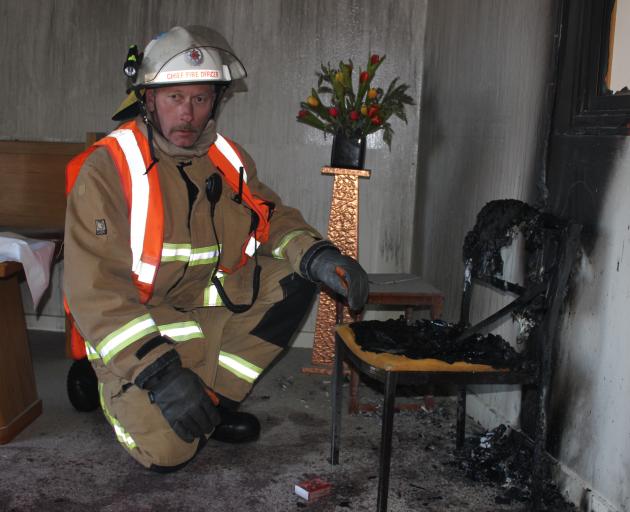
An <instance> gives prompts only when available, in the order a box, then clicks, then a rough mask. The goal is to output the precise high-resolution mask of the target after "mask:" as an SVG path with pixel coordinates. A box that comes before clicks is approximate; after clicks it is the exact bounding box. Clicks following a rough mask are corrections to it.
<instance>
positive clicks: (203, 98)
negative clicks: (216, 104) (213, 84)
mask: <svg viewBox="0 0 630 512" xmlns="http://www.w3.org/2000/svg"><path fill="white" fill-rule="evenodd" d="M207 101H208V97H207V96H196V97H195V102H196V103H206V102H207Z"/></svg>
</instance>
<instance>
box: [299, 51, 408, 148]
mask: <svg viewBox="0 0 630 512" xmlns="http://www.w3.org/2000/svg"><path fill="white" fill-rule="evenodd" d="M384 60H385V56H384V55H383V56H379V55H376V54H374V55H371V56H370V58H369V60H368V64H367V69H365V70H361V69H359V74H358V77H359V79H358V87H357V92H356V93H355V89H354V86H353V77H352V73H353V71H354V66H353V64H352V60H349V61H348V62H339V67H338V68H333V67H331V65H330V64H328V65H327V66H324V64H322V66H321V72H318V73H317V77H318V80H317V90H315V89H312V90H311V94H310V96H309V97H308V98H306V101H304V102H301V103H300V106H301V110H300V111H299V113H298V116H297V120H298V122H300V123H304V124H307V125H309V126H312V127H313V128H317V129H318V130H322V131H323V132H324V133H331V134H333V135H335V134H337V133H340V132H342V133H344V134H345V135H346V136H347V137H356V138H363V137H365V136H367V135H368V134H370V133H374V132H377V131H379V130H383V140H384V141H385V143H386V144H387V146H388V147H389V148H390V150H391V143H392V135H393V134H394V131H393V130H392V127H391V125H390V121H389V120H390V118H391V116H392V115H394V116H396V117H398V118H400V119H402V120H403V121H404V122H405V123H406V122H407V116H406V115H405V105H413V104H414V102H413V99H412V98H411V96H409V95H408V94H407V92H406V91H407V89H408V88H409V86H408V85H406V84H398V79H399V77H396V78H395V79H394V80H393V81H392V82H391V83H390V84H389V87H388V88H387V90H383V89H382V88H380V87H374V86H373V85H372V80H373V79H374V75H375V73H376V70H377V69H378V68H379V66H380V65H381V64H382V63H383V61H384ZM321 94H330V96H331V97H330V101H329V104H325V103H324V102H323V101H322V99H321V98H320V95H321Z"/></svg>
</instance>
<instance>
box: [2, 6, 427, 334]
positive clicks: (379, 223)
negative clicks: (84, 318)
mask: <svg viewBox="0 0 630 512" xmlns="http://www.w3.org/2000/svg"><path fill="white" fill-rule="evenodd" d="M425 13H426V1H425V0H421V1H417V0H385V1H384V0H342V1H338V0H318V1H315V2H301V1H294V0H265V1H254V0H235V1H231V2H224V1H219V0H185V1H184V0H146V1H145V0H125V1H122V0H112V1H108V2H94V1H92V0H56V1H50V2H41V1H38V0H25V1H23V2H9V1H2V2H0V48H1V50H0V68H1V69H3V78H2V80H0V95H1V96H2V97H3V98H6V99H8V101H5V104H4V107H3V110H2V116H0V139H5V140H12V139H20V140H50V141H82V140H84V138H85V133H86V132H87V131H100V132H102V131H108V130H110V129H112V128H113V127H114V124H113V123H112V122H111V121H109V119H110V117H111V115H112V113H113V110H114V109H115V108H116V107H117V106H118V104H119V103H120V101H121V100H122V98H123V97H124V87H125V83H124V79H123V78H124V77H123V75H122V63H123V61H124V58H125V57H126V54H127V46H128V45H129V44H131V43H137V44H138V45H139V46H141V47H144V46H145V45H146V43H147V42H148V41H149V40H150V39H151V38H152V37H153V36H154V35H156V34H158V33H160V32H161V31H164V30H167V29H168V28H170V27H171V26H173V25H176V24H179V25H190V24H207V25H210V26H213V27H215V28H217V29H219V30H220V31H221V32H223V34H224V35H225V37H226V38H227V39H228V41H230V42H231V44H232V47H233V48H234V51H235V52H236V53H237V55H238V56H239V57H240V59H241V60H242V61H243V63H244V65H245V67H246V68H247V71H248V78H247V79H246V81H245V83H246V89H247V90H246V91H243V92H237V93H235V94H234V97H233V98H232V99H231V100H230V101H229V102H228V103H227V105H225V108H224V109H223V112H222V114H221V117H220V120H219V129H220V130H221V131H222V132H223V133H225V134H226V135H227V136H230V137H232V138H234V139H235V140H236V141H238V142H239V143H241V144H242V145H243V146H244V147H245V148H246V149H247V150H248V152H250V154H252V156H253V157H254V159H255V160H256V162H257V165H258V169H259V174H260V176H261V179H263V181H265V182H266V183H267V184H268V185H269V186H271V187H272V188H273V189H275V190H276V191H277V192H278V193H279V194H280V195H281V197H283V199H284V200H285V202H286V203H288V204H290V205H292V206H298V207H299V208H300V209H301V210H302V212H303V214H304V216H305V218H306V219H307V220H308V221H309V222H311V223H312V224H313V225H314V226H315V227H316V228H317V229H319V230H320V231H322V232H323V233H325V232H326V226H327V221H328V211H329V205H330V197H331V191H332V178H331V177H329V176H322V175H321V174H320V169H321V167H322V166H323V165H327V164H328V163H329V162H330V147H331V142H332V140H331V137H330V136H329V137H328V138H324V137H323V135H322V134H321V133H320V132H318V131H316V130H315V129H313V128H310V127H307V126H305V125H301V124H298V123H297V122H296V120H295V117H296V115H297V112H298V110H299V103H300V101H304V100H305V98H306V97H307V96H308V95H309V94H310V91H311V88H312V87H314V86H316V84H317V78H316V76H315V72H316V71H317V70H319V67H320V64H321V63H322V62H324V63H326V62H330V63H332V64H337V63H338V62H339V60H342V59H343V60H347V59H352V60H353V62H354V63H355V67H356V68H357V70H358V67H359V66H363V67H364V68H365V66H366V63H367V59H368V57H369V55H370V54H371V53H377V54H380V55H386V60H385V62H384V63H383V64H382V65H381V67H380V69H379V71H378V76H377V79H376V80H375V85H380V86H386V85H387V84H388V83H389V82H390V81H391V80H392V79H393V78H394V77H396V76H399V77H400V78H401V81H403V82H405V83H408V84H409V85H410V89H409V93H410V94H411V95H412V96H413V97H414V98H416V99H418V98H419V97H420V94H421V73H422V59H423V54H424V52H423V44H424V28H425ZM407 115H408V118H409V124H408V125H405V124H404V123H403V122H402V121H400V120H395V121H393V129H394V131H395V135H394V139H393V144H392V149H391V151H389V150H388V148H387V146H386V145H385V144H384V143H383V140H382V137H381V135H380V134H377V135H374V136H370V137H369V139H368V151H367V159H366V167H368V168H369V169H371V170H372V171H373V173H372V177H371V179H369V180H361V185H360V187H361V189H360V195H361V197H360V201H361V210H360V218H361V220H360V225H361V227H360V260H361V262H362V263H363V264H364V266H365V267H366V268H367V269H368V270H369V271H374V272H376V271H378V272H393V271H408V270H409V267H410V265H411V244H410V240H411V239H412V238H413V236H414V223H413V212H414V207H415V191H416V174H417V152H418V125H419V101H418V102H417V104H416V105H415V106H414V107H411V108H408V109H407ZM57 275H58V274H57ZM58 283H59V280H58V278H57V280H56V281H55V285H56V286H58ZM59 297H60V295H59V294H57V293H53V294H52V302H51V301H49V302H48V303H47V304H44V307H43V310H42V312H43V313H44V315H50V316H53V317H55V316H56V321H55V323H56V324H57V325H58V324H59V321H60V318H61V306H60V302H59ZM313 316H314V315H311V319H310V320H309V322H307V324H306V326H305V331H307V332H308V331H312V330H313ZM61 325H63V323H61ZM311 338H312V336H311ZM305 341H306V343H309V342H310V340H307V339H306V338H305Z"/></svg>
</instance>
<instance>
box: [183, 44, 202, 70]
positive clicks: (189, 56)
mask: <svg viewBox="0 0 630 512" xmlns="http://www.w3.org/2000/svg"><path fill="white" fill-rule="evenodd" d="M184 58H185V59H186V62H188V64H190V65H191V66H199V65H200V64H201V63H202V62H203V53H201V50H200V49H199V48H191V49H190V50H188V51H187V52H186V53H185V54H184Z"/></svg>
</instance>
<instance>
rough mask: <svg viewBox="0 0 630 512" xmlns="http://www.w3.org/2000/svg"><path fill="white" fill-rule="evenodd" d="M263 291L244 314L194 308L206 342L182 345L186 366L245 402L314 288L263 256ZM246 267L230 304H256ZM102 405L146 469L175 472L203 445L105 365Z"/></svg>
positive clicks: (217, 389) (220, 391) (230, 292)
mask: <svg viewBox="0 0 630 512" xmlns="http://www.w3.org/2000/svg"><path fill="white" fill-rule="evenodd" d="M259 260H260V264H261V267H262V272H261V278H260V291H259V294H258V298H257V299H256V301H255V303H254V305H253V306H252V307H251V308H250V309H249V310H248V311H246V312H244V313H232V312H231V311H229V310H228V308H227V307H225V306H218V307H205V308H199V309H195V310H193V311H192V312H190V314H191V315H192V319H193V320H195V321H196V322H197V323H198V324H199V325H200V326H201V329H202V331H203V335H204V337H203V338H197V339H192V340H189V341H186V342H183V343H179V344H177V345H175V346H174V348H175V349H176V350H177V351H178V352H179V354H180V357H181V359H182V365H183V366H185V367H188V368H191V369H192V370H193V371H194V372H195V373H197V374H198V375H199V376H200V377H201V378H202V379H203V380H204V382H205V383H206V384H207V385H208V386H209V387H210V388H212V389H213V390H214V391H215V392H216V393H218V394H219V395H220V396H222V397H226V398H228V399H230V400H233V401H236V402H241V401H242V400H243V399H244V398H245V397H246V396H247V394H248V393H249V392H250V391H251V389H252V387H253V386H254V384H255V383H256V381H257V380H258V379H259V378H260V376H261V374H262V373H263V371H264V370H265V368H267V367H268V366H269V365H270V364H271V363H272V362H273V361H274V359H276V358H277V357H278V356H279V355H280V354H281V352H282V351H283V350H284V349H285V348H287V345H288V344H289V342H290V341H291V339H292V337H293V335H294V333H295V332H296V330H297V329H298V328H299V326H300V325H301V323H302V320H303V319H304V317H305V315H306V313H307V312H308V309H309V306H310V304H311V302H312V299H313V296H314V293H315V285H314V284H313V283H311V282H309V281H307V280H305V279H303V278H302V277H300V276H298V275H297V274H295V273H294V272H293V270H292V269H291V267H290V265H289V264H288V262H286V261H285V260H277V259H273V258H268V257H262V256H259ZM249 267H253V265H248V268H246V269H244V270H245V271H244V272H242V273H240V274H241V276H240V277H239V279H237V280H233V281H232V283H231V285H230V286H228V284H227V283H226V292H227V294H228V296H229V298H230V300H231V301H232V302H233V303H235V304H237V303H247V304H249V303H250V302H251V298H252V296H251V293H252V284H251V283H252V277H251V276H252V275H253V269H252V268H249ZM97 374H98V377H99V392H100V397H101V406H102V408H103V412H104V414H105V416H106V418H107V420H108V421H109V422H110V423H111V425H112V427H113V428H114V431H115V433H116V437H117V438H118V441H119V442H120V443H121V444H122V445H123V447H124V448H125V449H126V450H127V451H128V452H129V454H130V455H131V456H132V457H133V458H134V459H136V460H137V461H138V462H140V463H141V464H142V465H143V466H145V467H148V468H156V469H158V468H162V469H166V468H176V467H177V466H180V465H183V464H185V463H187V462H188V461H189V460H191V459H192V458H193V457H194V456H195V454H196V453H197V451H198V450H199V449H200V448H201V446H203V444H205V440H202V441H201V444H200V440H198V439H197V440H195V441H193V442H192V443H187V442H185V441H183V440H182V439H180V438H179V436H178V435H177V434H175V432H174V431H173V430H172V429H171V427H170V426H169V424H168V422H167V421H166V419H165V418H164V416H162V413H161V411H160V409H159V408H158V407H157V406H156V405H155V404H152V403H151V402H150V400H149V397H148V393H147V392H146V391H145V390H142V389H140V388H139V387H137V386H135V385H134V384H133V383H130V382H127V381H124V380H122V379H120V378H118V377H116V376H115V375H113V374H112V373H110V372H108V371H107V369H103V368H100V369H99V371H98V372H97Z"/></svg>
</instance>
